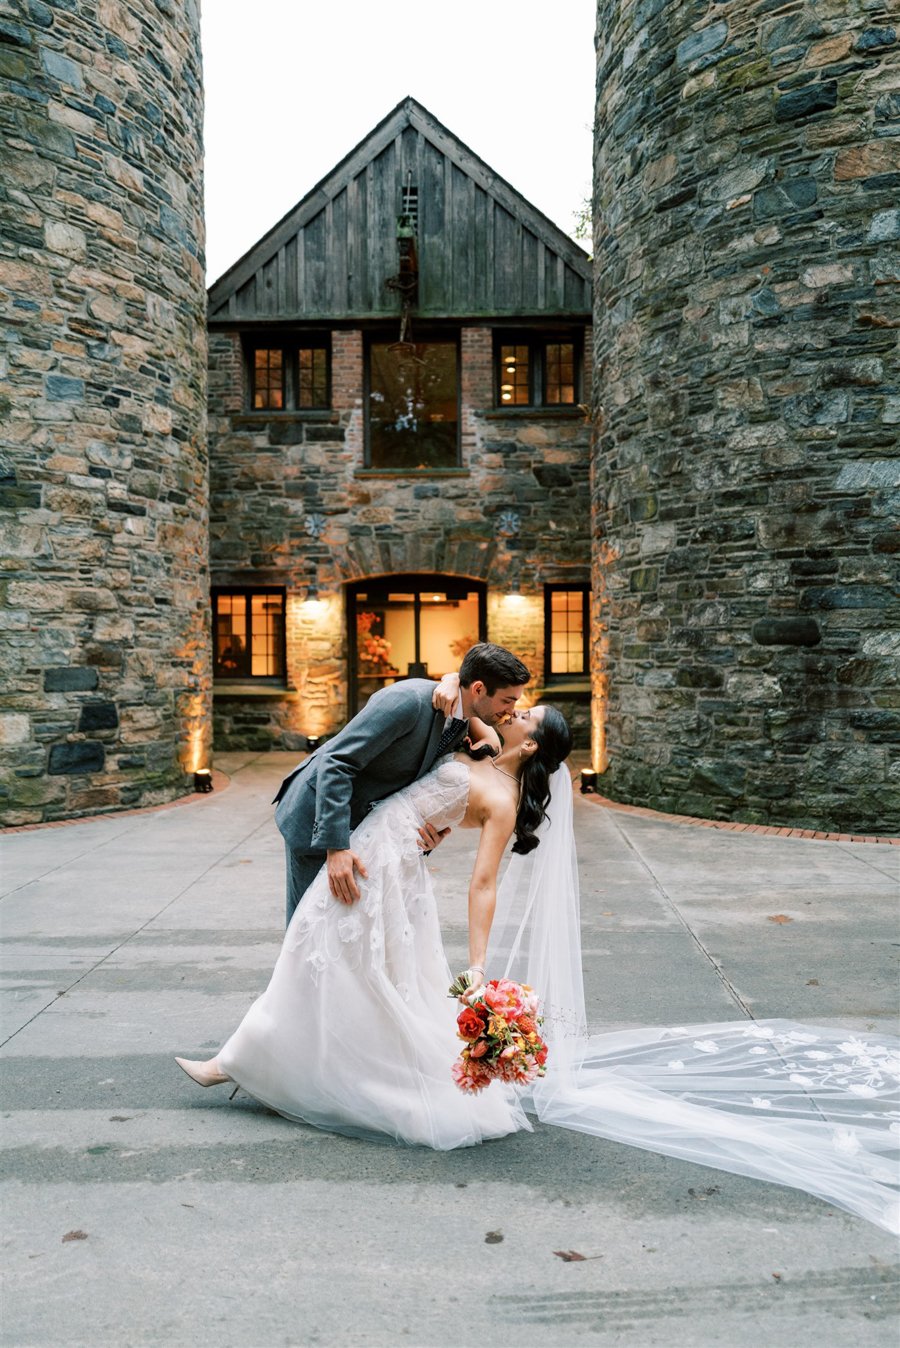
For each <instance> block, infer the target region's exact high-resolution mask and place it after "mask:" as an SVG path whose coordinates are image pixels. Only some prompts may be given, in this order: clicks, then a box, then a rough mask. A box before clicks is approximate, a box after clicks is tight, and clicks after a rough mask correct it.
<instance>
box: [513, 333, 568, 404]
mask: <svg viewBox="0 0 900 1348" xmlns="http://www.w3.org/2000/svg"><path fill="white" fill-rule="evenodd" d="M494 354H495V382H496V389H497V396H496V403H497V406H498V407H566V406H568V407H574V406H575V405H576V404H577V402H578V400H579V393H580V389H579V378H578V376H579V365H580V343H579V342H578V341H576V340H575V336H574V334H565V335H557V336H554V337H545V336H539V335H535V334H530V335H515V334H514V335H508V334H506V333H498V334H497V336H496V341H495V348H494Z"/></svg>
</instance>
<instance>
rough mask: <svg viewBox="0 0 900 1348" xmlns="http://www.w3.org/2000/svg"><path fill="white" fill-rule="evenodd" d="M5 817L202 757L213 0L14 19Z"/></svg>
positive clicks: (6, 258) (124, 787)
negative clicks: (209, 30) (204, 18)
mask: <svg viewBox="0 0 900 1348" xmlns="http://www.w3.org/2000/svg"><path fill="white" fill-rule="evenodd" d="M0 78H2V82H3V111H2V142H0V143H2V150H0V154H2V158H0V193H2V197H3V209H4V216H5V220H4V224H3V228H2V234H0V303H2V308H3V320H4V331H5V343H4V349H3V354H2V367H0V398H2V402H0V434H2V461H3V470H2V482H0V504H2V507H3V512H2V525H0V528H2V545H0V552H2V554H3V573H2V595H0V603H2V608H3V614H2V631H0V642H2V645H0V678H2V682H3V684H4V685H5V689H6V691H5V693H4V695H3V699H2V710H0V755H2V757H0V808H2V813H3V819H4V822H5V823H8V824H20V823H28V822H32V821H38V820H42V819H54V818H59V817H63V816H72V815H79V814H85V813H95V812H97V811H101V810H106V809H115V808H121V807H123V806H127V805H142V804H151V803H155V802H157V801H162V800H168V799H171V798H173V797H174V796H176V795H179V794H182V793H183V792H184V791H185V789H187V787H188V785H189V782H190V778H189V777H187V776H186V773H189V772H190V771H191V770H193V769H194V768H195V767H198V766H202V765H205V764H206V763H207V762H208V752H209V731H208V726H209V697H210V675H209V658H210V657H209V639H208V582H207V534H208V526H207V465H206V445H205V418H206V412H205V400H206V386H205V369H206V359H205V358H206V337H205V326H204V318H205V293H204V276H203V271H204V267H203V214H202V210H203V203H202V113H203V92H202V84H201V63H200V24H199V10H198V5H197V3H196V0H156V3H153V0H131V3H129V4H128V5H124V4H120V3H117V0H99V3H90V4H89V3H87V0H67V3H65V4H63V3H54V4H52V5H51V4H43V3H39V0H30V2H29V3H25V0H12V3H11V4H10V5H7V6H6V7H5V11H4V15H3V17H2V18H0Z"/></svg>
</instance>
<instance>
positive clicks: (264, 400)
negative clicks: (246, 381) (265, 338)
mask: <svg viewBox="0 0 900 1348" xmlns="http://www.w3.org/2000/svg"><path fill="white" fill-rule="evenodd" d="M253 406H254V408H255V409H260V408H264V409H266V410H267V411H277V412H280V411H281V409H282V408H283V407H284V352H283V351H281V350H278V349H276V348H273V347H262V348H259V347H257V349H256V350H255V351H254V353H253Z"/></svg>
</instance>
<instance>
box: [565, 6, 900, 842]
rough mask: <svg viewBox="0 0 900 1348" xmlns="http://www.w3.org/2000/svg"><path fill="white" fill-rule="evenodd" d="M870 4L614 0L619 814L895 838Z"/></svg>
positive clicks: (605, 298)
mask: <svg viewBox="0 0 900 1348" xmlns="http://www.w3.org/2000/svg"><path fill="white" fill-rule="evenodd" d="M897 18H898V16H897V10H896V8H895V7H892V6H891V5H890V4H888V3H882V2H881V0H866V2H865V3H862V0H817V2H816V3H815V4H804V3H801V2H800V0H787V2H785V3H777V2H776V3H773V0H765V2H764V3H754V2H753V0H750V2H749V3H748V0H724V3H716V4H711V3H706V0H668V2H667V0H637V2H636V3H631V2H630V0H600V3H599V5H598V28H597V134H596V152H595V266H596V279H595V305H596V308H595V338H596V345H595V355H596V381H595V399H596V406H595V420H596V449H595V458H594V469H593V488H592V491H593V530H594V539H595V545H594V546H595V572H594V583H595V592H596V594H597V595H598V616H599V618H600V624H599V626H598V631H597V634H596V650H595V681H596V692H597V695H598V699H597V700H598V703H601V704H602V703H605V704H606V737H607V748H608V755H609V768H608V772H607V774H606V776H605V778H604V787H603V789H604V790H605V791H606V792H607V793H608V794H610V795H612V796H613V797H614V798H616V799H618V800H623V801H630V802H637V803H640V804H644V805H649V806H654V807H657V808H662V809H666V810H671V811H676V812H684V813H689V814H697V815H702V816H706V817H711V818H731V819H734V820H739V821H749V822H758V823H764V822H767V821H771V822H777V823H784V824H791V823H794V824H796V825H803V826H806V827H812V828H837V829H841V830H845V831H853V832H856V833H860V834H866V833H872V832H876V831H877V832H880V833H886V832H890V831H898V830H900V717H898V711H897V702H898V670H900V662H898V653H900V636H898V621H897V620H898V616H900V612H898V609H900V606H898V597H897V588H896V579H897V576H896V553H897V547H898V533H897V530H896V507H897V500H898V497H897V491H896V488H897V486H898V482H900V458H898V453H897V450H898V432H900V368H898V358H897V356H898V352H897V346H898V334H900V304H898V283H900V208H898V203H900V47H898V40H897V39H898V27H900V25H898V23H897Z"/></svg>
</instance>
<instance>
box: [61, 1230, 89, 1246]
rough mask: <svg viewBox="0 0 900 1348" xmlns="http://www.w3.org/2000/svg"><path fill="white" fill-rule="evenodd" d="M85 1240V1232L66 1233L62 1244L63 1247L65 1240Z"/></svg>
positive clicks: (86, 1236)
mask: <svg viewBox="0 0 900 1348" xmlns="http://www.w3.org/2000/svg"><path fill="white" fill-rule="evenodd" d="M87 1238H88V1233H87V1231H67V1232H66V1234H65V1235H64V1236H63V1238H62V1243H63V1245H65V1243H66V1241H67V1240H87Z"/></svg>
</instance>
